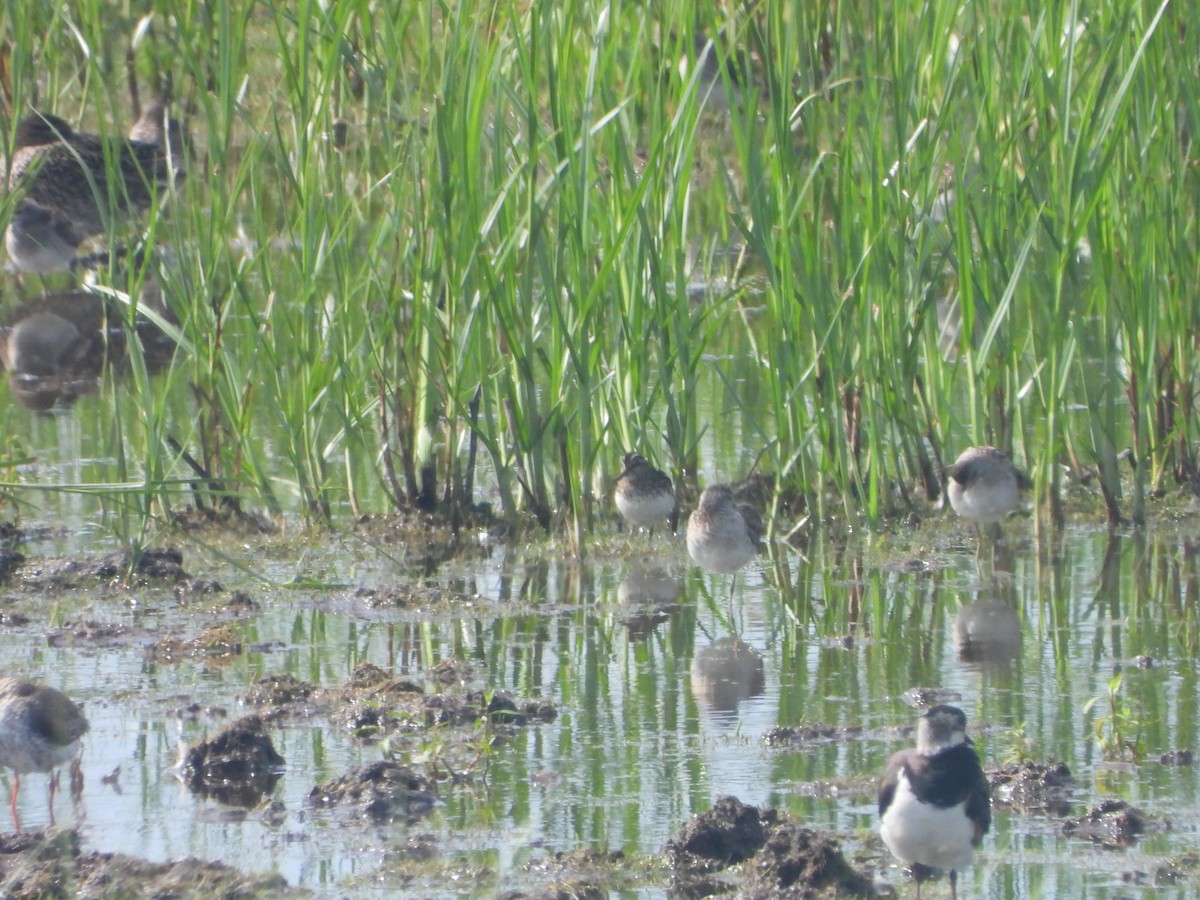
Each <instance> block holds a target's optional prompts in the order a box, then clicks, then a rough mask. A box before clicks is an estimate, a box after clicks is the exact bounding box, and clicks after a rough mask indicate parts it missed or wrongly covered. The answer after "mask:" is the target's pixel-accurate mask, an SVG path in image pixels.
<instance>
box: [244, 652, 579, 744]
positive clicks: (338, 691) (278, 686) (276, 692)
mask: <svg viewBox="0 0 1200 900" xmlns="http://www.w3.org/2000/svg"><path fill="white" fill-rule="evenodd" d="M437 677H438V673H437V672H433V671H431V672H430V678H431V681H432V683H431V685H430V686H431V687H432V686H436V679H437ZM242 702H243V703H245V704H247V705H251V706H257V707H260V708H261V707H271V709H270V710H269V711H268V712H265V713H264V715H265V716H267V718H269V719H270V720H271V721H273V722H285V721H287V720H289V719H297V720H301V721H304V722H308V720H310V719H311V718H312V717H313V716H315V715H319V716H323V717H325V718H328V719H329V720H330V721H331V722H333V723H335V724H337V725H340V726H341V727H342V728H344V729H346V730H347V731H349V732H350V733H351V734H352V735H353V736H354V737H356V738H358V739H360V740H365V741H376V740H381V739H383V738H385V737H388V736H391V735H396V734H404V733H408V734H413V733H420V732H423V731H426V730H428V729H431V728H437V727H460V726H473V725H475V724H476V723H477V722H480V721H486V722H487V723H488V724H489V725H491V726H495V727H498V728H503V727H505V726H507V727H511V728H520V727H524V726H526V725H532V724H537V723H541V722H552V721H554V719H555V718H556V717H557V715H558V710H557V709H556V708H555V706H554V705H553V704H552V703H550V702H548V701H545V700H540V699H530V700H524V701H521V702H520V703H518V702H517V701H515V700H513V699H512V698H511V697H509V696H508V695H507V694H505V693H503V692H501V691H496V692H489V691H468V692H467V693H465V694H453V693H430V692H428V691H427V690H426V685H423V684H421V683H419V682H417V681H415V680H413V679H410V678H400V677H397V676H396V675H394V674H393V673H391V672H389V671H388V670H386V669H384V668H382V667H380V666H377V665H374V664H373V663H364V664H362V665H360V666H358V667H357V668H356V669H355V670H354V672H353V673H351V675H350V677H349V678H348V679H347V680H346V682H345V683H344V684H343V685H341V686H340V687H335V688H320V687H318V686H316V685H313V684H310V683H308V682H306V681H300V680H298V679H296V678H294V677H293V676H291V675H286V674H275V675H268V676H266V677H265V678H262V679H259V681H258V682H256V683H255V684H254V686H253V687H252V688H251V689H250V691H249V692H247V693H246V694H245V695H244V696H243V697H242Z"/></svg>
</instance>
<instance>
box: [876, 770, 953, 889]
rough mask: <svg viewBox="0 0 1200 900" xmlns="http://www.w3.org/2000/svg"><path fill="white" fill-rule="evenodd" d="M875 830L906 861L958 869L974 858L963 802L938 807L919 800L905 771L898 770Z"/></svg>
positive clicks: (906, 862)
mask: <svg viewBox="0 0 1200 900" xmlns="http://www.w3.org/2000/svg"><path fill="white" fill-rule="evenodd" d="M879 834H880V837H882V838H883V842H884V843H885V844H886V845H887V848H888V849H889V850H891V851H892V854H893V855H894V856H895V857H896V858H897V859H899V860H901V861H902V862H904V863H905V864H907V865H912V864H913V863H920V864H921V865H924V866H929V867H930V868H933V869H943V870H951V869H953V870H954V871H957V872H961V871H963V870H964V869H966V868H967V867H968V866H970V865H971V861H972V860H973V859H974V858H975V847H974V846H973V845H972V844H971V838H972V836H974V834H975V825H974V823H973V822H971V820H970V819H968V818H967V812H966V805H965V804H959V805H958V806H952V807H949V808H947V809H938V808H937V807H936V806H932V805H930V804H925V803H921V802H920V801H919V800H917V798H916V796H915V795H914V794H913V792H912V788H911V787H910V786H909V783H908V775H907V773H905V772H901V773H900V780H899V782H898V783H897V784H896V795H895V797H893V798H892V804H891V806H889V807H888V808H887V811H886V812H884V814H883V823H882V826H881V828H880V830H879Z"/></svg>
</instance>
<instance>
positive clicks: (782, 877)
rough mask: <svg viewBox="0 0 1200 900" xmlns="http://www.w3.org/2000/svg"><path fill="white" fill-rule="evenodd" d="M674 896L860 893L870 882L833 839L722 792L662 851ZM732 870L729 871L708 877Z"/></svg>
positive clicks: (868, 886)
mask: <svg viewBox="0 0 1200 900" xmlns="http://www.w3.org/2000/svg"><path fill="white" fill-rule="evenodd" d="M664 855H665V856H666V858H667V860H668V863H669V864H670V866H671V867H672V869H673V872H672V889H673V891H674V892H675V893H677V894H678V895H679V896H685V897H701V896H709V895H711V894H714V893H726V892H729V891H730V890H731V889H733V888H734V887H735V886H736V885H737V882H738V881H739V880H740V881H741V886H740V890H739V891H738V894H737V896H738V897H744V898H754V900H758V898H764V900H765V898H768V897H820V896H833V895H838V896H860V895H865V894H868V893H870V891H871V880H870V879H869V878H868V877H867V876H865V875H863V874H862V873H861V872H859V871H857V870H856V869H854V868H853V866H851V865H850V863H848V862H847V861H846V858H845V857H844V856H843V854H842V850H841V846H840V844H839V842H838V841H837V839H836V838H835V837H834V836H833V835H832V834H829V833H828V832H824V831H820V830H817V829H812V828H805V827H803V826H801V825H800V824H798V823H796V822H791V821H788V820H786V819H784V818H782V817H781V816H780V814H779V812H778V811H777V810H775V809H773V808H771V807H766V808H761V809H760V808H758V807H755V806H750V805H748V804H746V803H743V802H742V801H740V800H738V799H737V798H736V797H720V798H718V799H717V801H716V803H714V804H713V806H712V808H711V809H709V810H708V811H707V812H704V813H701V814H700V815H698V816H694V817H693V818H692V819H690V820H689V821H688V822H686V823H685V824H684V825H683V827H682V828H681V829H680V831H679V834H678V836H677V837H675V838H674V839H673V840H671V841H669V842H668V843H667V845H666V847H665V848H664ZM734 867H738V868H737V869H736V871H731V872H730V875H729V876H726V877H721V878H715V877H713V876H715V875H717V874H718V873H722V872H724V871H725V870H731V869H733V868H734Z"/></svg>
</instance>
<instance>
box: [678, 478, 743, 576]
mask: <svg viewBox="0 0 1200 900" xmlns="http://www.w3.org/2000/svg"><path fill="white" fill-rule="evenodd" d="M761 540H762V518H761V517H760V516H759V514H758V510H756V509H755V508H754V507H753V506H751V505H750V504H748V503H737V502H736V501H735V500H734V497H733V489H732V488H730V486H729V485H727V484H713V485H709V486H708V487H706V488H705V489H704V493H702V494H701V495H700V505H699V506H697V507H696V509H695V511H694V512H693V513H692V514H691V516H689V517H688V525H687V548H688V553H689V554H690V555H691V557H692V559H694V560H695V561H696V562H697V563H699V564H700V565H701V566H703V567H704V568H706V569H709V570H711V571H713V572H719V573H721V574H724V575H729V574H733V573H735V572H737V570H738V569H740V568H742V566H744V565H746V563H748V562H750V560H752V559H754V557H755V556H756V555H757V554H758V545H759V541H761Z"/></svg>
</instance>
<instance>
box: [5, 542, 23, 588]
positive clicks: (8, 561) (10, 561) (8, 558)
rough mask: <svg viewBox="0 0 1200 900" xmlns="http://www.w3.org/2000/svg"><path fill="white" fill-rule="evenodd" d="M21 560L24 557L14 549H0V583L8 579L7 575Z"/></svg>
mask: <svg viewBox="0 0 1200 900" xmlns="http://www.w3.org/2000/svg"><path fill="white" fill-rule="evenodd" d="M23 562H25V557H24V556H23V555H22V554H20V553H18V552H17V551H16V550H0V583H3V582H5V581H8V576H10V575H11V574H12V573H13V570H14V569H16V568H17V567H19V566H20V565H21V564H22V563H23Z"/></svg>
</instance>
